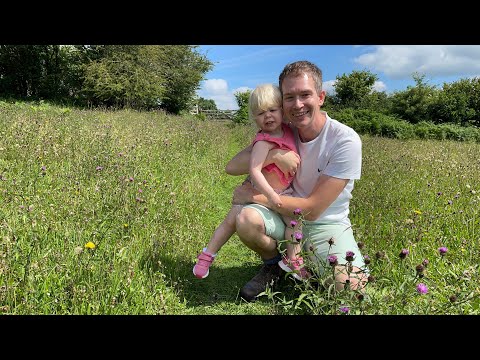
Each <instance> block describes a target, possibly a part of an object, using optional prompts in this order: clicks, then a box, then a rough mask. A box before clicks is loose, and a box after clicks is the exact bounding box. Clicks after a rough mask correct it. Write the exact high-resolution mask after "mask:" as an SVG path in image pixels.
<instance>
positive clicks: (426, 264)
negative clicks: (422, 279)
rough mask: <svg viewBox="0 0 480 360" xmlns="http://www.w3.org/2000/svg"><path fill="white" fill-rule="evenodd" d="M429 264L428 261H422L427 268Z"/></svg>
mask: <svg viewBox="0 0 480 360" xmlns="http://www.w3.org/2000/svg"><path fill="white" fill-rule="evenodd" d="M428 263H429V261H428V259H423V261H422V265H423V266H425V267H427V266H428Z"/></svg>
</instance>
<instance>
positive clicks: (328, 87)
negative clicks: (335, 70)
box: [322, 80, 337, 95]
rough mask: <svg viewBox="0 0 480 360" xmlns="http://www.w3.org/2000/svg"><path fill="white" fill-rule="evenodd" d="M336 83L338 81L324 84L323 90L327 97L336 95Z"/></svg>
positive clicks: (329, 81)
mask: <svg viewBox="0 0 480 360" xmlns="http://www.w3.org/2000/svg"><path fill="white" fill-rule="evenodd" d="M336 82H337V80H328V81H324V82H323V83H322V89H323V90H325V91H326V92H327V95H335V88H334V87H333V85H335V83H336Z"/></svg>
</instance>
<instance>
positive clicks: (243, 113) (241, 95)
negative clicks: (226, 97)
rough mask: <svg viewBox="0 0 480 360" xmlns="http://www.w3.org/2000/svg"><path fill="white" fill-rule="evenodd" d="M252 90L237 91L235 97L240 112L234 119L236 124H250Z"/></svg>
mask: <svg viewBox="0 0 480 360" xmlns="http://www.w3.org/2000/svg"><path fill="white" fill-rule="evenodd" d="M251 93H252V91H251V90H247V91H237V92H235V93H234V94H233V95H234V96H235V100H236V101H237V105H238V110H237V112H236V113H235V116H234V117H233V122H234V123H236V124H248V99H249V98H250V94H251Z"/></svg>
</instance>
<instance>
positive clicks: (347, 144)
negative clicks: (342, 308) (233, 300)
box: [226, 61, 366, 301]
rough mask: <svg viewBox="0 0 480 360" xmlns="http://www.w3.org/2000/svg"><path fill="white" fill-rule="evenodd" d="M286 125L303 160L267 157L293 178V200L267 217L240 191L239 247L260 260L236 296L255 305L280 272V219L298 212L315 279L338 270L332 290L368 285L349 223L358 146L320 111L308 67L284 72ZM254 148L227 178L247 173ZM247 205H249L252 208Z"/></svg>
mask: <svg viewBox="0 0 480 360" xmlns="http://www.w3.org/2000/svg"><path fill="white" fill-rule="evenodd" d="M279 86H280V89H281V91H282V100H283V111H284V117H285V118H286V119H287V120H288V121H289V122H290V124H291V126H292V128H293V129H294V133H295V138H296V141H297V146H298V149H299V154H300V158H298V155H296V154H294V153H293V152H286V151H285V150H272V151H270V153H269V157H268V158H267V162H266V163H264V165H267V164H269V163H273V162H274V163H275V164H277V166H278V167H279V168H281V169H282V171H283V172H284V173H286V174H292V175H295V179H294V181H293V190H294V192H293V194H292V195H293V196H291V197H290V196H281V200H282V207H281V208H278V207H277V208H275V209H270V208H268V207H267V206H268V201H267V199H266V197H265V196H263V195H262V194H261V193H259V192H258V191H256V190H255V189H254V188H253V187H252V186H251V185H250V184H245V185H241V186H239V187H237V188H236V189H235V191H234V197H233V203H234V204H248V205H245V206H244V207H243V209H242V211H241V212H240V214H239V215H238V216H237V222H236V232H237V235H238V236H239V238H240V240H241V241H242V242H243V243H244V244H245V245H246V246H247V247H248V248H250V249H252V250H253V251H255V252H257V253H258V254H259V255H260V257H261V258H262V260H263V262H264V264H263V266H262V268H261V269H260V272H259V273H258V274H257V275H255V277H253V278H252V279H251V280H250V281H249V282H248V283H247V284H245V286H244V287H243V288H242V289H241V291H240V295H241V297H242V298H243V299H245V300H247V301H254V300H256V298H257V295H258V294H260V293H261V292H263V291H264V290H265V289H266V287H267V286H268V285H269V284H273V283H275V282H276V281H277V280H278V279H279V277H280V276H281V273H282V270H281V269H280V267H279V266H278V262H279V261H281V260H282V257H281V255H280V254H279V252H278V250H277V241H276V240H282V239H283V238H284V231H285V224H284V223H283V221H282V219H281V215H287V216H291V215H292V214H293V213H294V211H295V210H296V209H301V211H302V214H304V219H305V220H306V221H305V223H304V225H303V229H302V231H303V236H304V238H305V239H306V240H307V241H306V242H305V248H306V249H313V250H314V252H315V256H311V260H312V261H316V262H317V265H318V268H319V270H320V272H323V271H324V270H325V269H324V265H325V264H327V266H329V265H331V266H332V267H334V268H335V279H334V280H335V286H336V288H337V289H342V288H343V287H344V286H345V284H347V283H348V284H349V286H350V287H351V288H352V289H357V288H359V285H360V286H363V285H364V283H365V281H366V279H365V278H366V275H365V273H364V270H365V269H364V266H365V264H364V262H363V258H362V255H361V253H360V250H359V248H358V246H357V243H356V241H355V239H354V237H353V232H352V228H351V223H350V220H349V218H348V214H349V204H350V199H351V197H352V195H351V192H352V190H353V186H354V180H355V179H359V178H360V174H361V165H362V143H361V140H360V137H359V136H358V134H357V133H356V132H355V131H354V130H353V129H351V128H350V127H348V126H346V125H344V124H341V123H340V122H338V121H336V120H334V119H332V118H330V117H329V116H328V115H327V113H326V112H324V111H322V110H321V107H322V105H323V103H324V101H325V91H324V90H322V72H321V70H320V69H319V68H318V67H317V66H316V65H315V64H313V63H311V62H309V61H297V62H294V63H291V64H288V65H286V66H285V68H284V69H283V71H282V73H281V74H280V76H279ZM250 151H251V147H250V146H249V147H247V148H245V149H244V150H242V151H241V152H239V153H238V154H237V155H236V156H235V157H234V158H233V159H232V160H230V162H229V163H228V164H227V167H226V171H227V173H229V174H231V175H241V174H246V173H248V164H249V158H250ZM249 203H250V204H249Z"/></svg>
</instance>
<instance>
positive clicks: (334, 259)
mask: <svg viewBox="0 0 480 360" xmlns="http://www.w3.org/2000/svg"><path fill="white" fill-rule="evenodd" d="M327 261H328V263H329V264H330V266H335V265H338V259H337V257H336V256H335V255H328V256H327Z"/></svg>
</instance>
